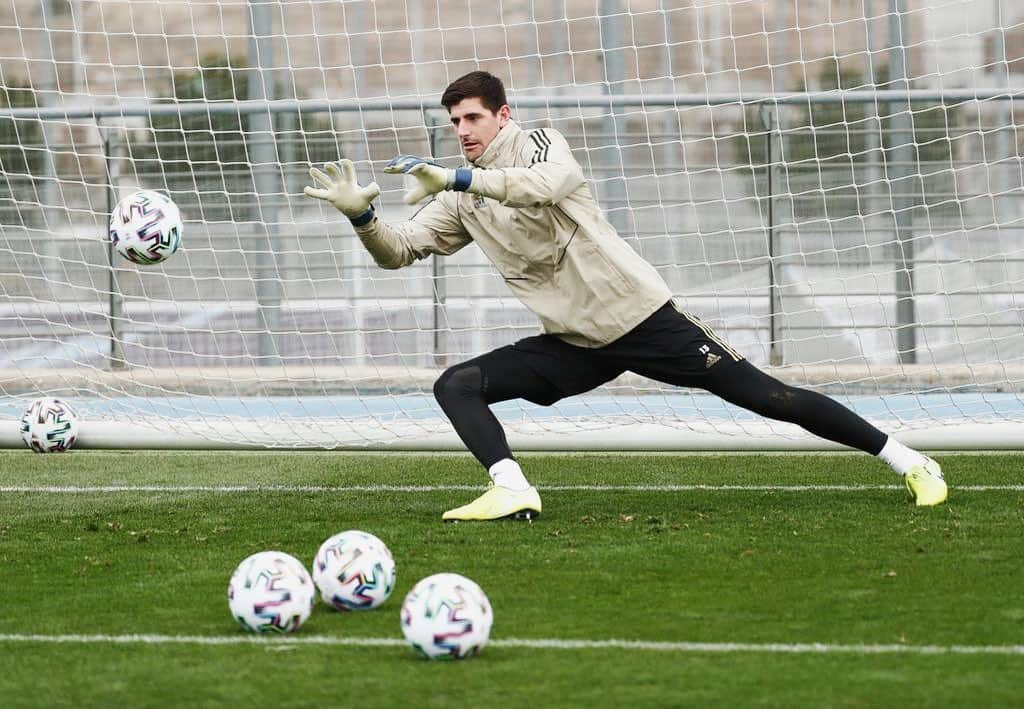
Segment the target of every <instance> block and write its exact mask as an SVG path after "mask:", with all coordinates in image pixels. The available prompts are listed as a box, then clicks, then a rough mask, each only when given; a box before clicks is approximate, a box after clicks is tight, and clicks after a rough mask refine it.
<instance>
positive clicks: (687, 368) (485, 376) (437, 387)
mask: <svg viewBox="0 0 1024 709" xmlns="http://www.w3.org/2000/svg"><path fill="white" fill-rule="evenodd" d="M625 371H630V372H635V373H636V374H640V375H643V376H646V377H649V378H651V379H655V380H657V381H659V382H664V383H666V384H672V385H675V386H681V387H691V388H697V389H704V390H706V391H708V392H710V393H712V394H715V395H717V396H720V397H721V398H722V399H724V400H725V401H728V402H729V403H731V404H735V405H736V406H740V407H742V408H744V409H747V410H749V411H753V412H755V413H757V414H760V415H762V416H765V417H767V418H771V419H775V420H778V421H787V422H789V423H795V424H797V425H799V426H801V427H803V428H804V429H806V430H807V431H810V432H811V433H813V434H815V435H817V436H820V437H822V438H825V439H828V440H830V441H835V442H837V443H841V444H843V445H846V446H850V447H851V448H857V449H859V450H862V451H864V452H866V453H870V454H872V455H877V454H878V452H879V451H880V450H882V446H884V445H885V441H886V438H887V436H886V434H884V433H882V432H881V431H879V430H878V429H877V428H875V427H874V426H872V425H871V424H870V423H868V422H867V421H865V420H864V419H863V418H861V417H860V416H858V415H857V414H855V413H854V412H853V411H851V410H850V409H848V408H846V407H845V406H843V405H842V404H840V403H839V402H837V401H835V400H833V399H831V398H829V397H827V396H825V395H823V394H819V393H817V392H814V391H810V390H807V389H800V388H797V387H792V386H789V385H787V384H784V383H782V382H780V381H779V380H778V379H775V378H774V377H771V376H769V375H768V374H765V373H764V372H762V371H761V370H760V369H758V368H757V367H755V366H754V365H752V364H750V363H749V362H747V361H746V360H745V359H743V358H742V357H741V356H740V355H739V354H738V353H737V352H736V351H735V350H733V349H732V348H731V347H729V345H728V344H726V343H725V342H724V341H723V340H722V339H721V338H719V337H718V335H717V334H715V332H714V331H713V330H711V329H710V328H709V327H708V326H707V325H705V324H704V323H702V322H701V321H700V320H698V319H697V318H695V317H693V316H692V315H689V314H687V313H684V312H681V311H679V310H677V309H676V308H675V306H674V304H673V303H671V302H669V303H666V304H665V305H664V306H662V307H661V308H659V309H658V310H657V311H656V312H655V313H653V314H652V315H651V316H650V317H648V318H647V319H646V320H644V321H643V322H642V323H640V325H638V326H637V327H635V328H634V329H633V330H631V331H630V332H628V333H627V334H626V335H624V336H622V337H621V338H619V339H618V340H616V341H614V342H612V343H611V344H608V345H605V346H604V347H599V348H592V349H591V348H586V347H577V346H575V345H570V344H568V343H566V342H564V341H562V340H560V339H558V338H557V337H554V336H552V335H539V336H536V337H528V338H526V339H523V340H520V341H519V342H517V343H515V344H514V345H509V346H506V347H500V348H498V349H496V350H493V351H492V352H488V353H487V354H484V355H481V356H479V357H475V358H474V359H471V360H468V361H466V362H463V363H461V364H457V365H455V366H453V367H451V368H449V369H447V370H446V371H445V372H444V373H443V374H442V375H441V377H440V378H439V379H438V380H437V382H436V383H435V384H434V395H435V396H436V397H437V400H438V402H439V403H440V404H441V408H442V409H443V410H444V412H445V414H446V415H447V416H448V418H449V419H450V420H451V422H452V425H453V426H454V427H455V430H456V432H457V433H458V434H459V436H460V437H461V438H462V441H463V443H465V444H466V447H467V448H468V449H469V450H470V452H472V453H473V455H474V456H476V458H477V460H479V461H480V463H481V464H483V465H484V467H488V468H489V467H490V466H491V465H493V464H494V463H496V462H498V461H499V460H502V459H503V458H510V457H512V453H511V450H510V449H509V445H508V441H507V440H506V438H505V433H504V430H503V429H502V427H501V424H500V423H499V422H498V419H497V418H496V417H495V416H494V414H493V413H492V412H491V410H490V408H489V405H490V404H494V403H497V402H499V401H507V400H509V399H526V400H527V401H531V402H533V403H536V404H541V405H545V406H548V405H551V404H553V403H555V402H556V401H559V400H560V399H563V398H565V397H567V396H573V395H575V394H582V393H583V392H586V391H590V390H591V389H594V388H595V387H598V386H600V385H601V384H604V383H605V382H608V381H611V380H612V379H614V378H615V377H617V376H618V375H620V374H622V373H623V372H625Z"/></svg>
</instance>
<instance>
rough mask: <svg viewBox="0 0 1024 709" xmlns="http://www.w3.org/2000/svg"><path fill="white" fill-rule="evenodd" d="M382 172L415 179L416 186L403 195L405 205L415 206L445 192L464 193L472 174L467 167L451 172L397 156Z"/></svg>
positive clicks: (429, 163) (443, 167) (433, 163)
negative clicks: (423, 200)
mask: <svg viewBox="0 0 1024 709" xmlns="http://www.w3.org/2000/svg"><path fill="white" fill-rule="evenodd" d="M384 172H389V173H392V174H395V173H401V174H403V175H412V176H413V177H415V178H416V185H415V186H414V187H412V188H411V189H409V191H408V192H406V193H405V197H404V199H405V203H406V204H416V203H417V202H419V201H421V200H422V199H423V198H424V197H430V196H431V195H435V194H437V193H438V192H444V191H445V190H456V191H458V192H465V191H466V190H467V189H469V183H470V182H472V181H473V173H472V171H471V170H470V169H469V168H467V167H460V168H457V169H455V170H453V169H451V168H448V167H445V166H444V165H438V164H437V163H436V162H431V161H430V160H427V159H426V158H421V157H417V156H415V155H399V156H398V157H396V158H392V160H391V162H389V163H388V164H387V167H385V168H384Z"/></svg>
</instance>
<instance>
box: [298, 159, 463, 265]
mask: <svg viewBox="0 0 1024 709" xmlns="http://www.w3.org/2000/svg"><path fill="white" fill-rule="evenodd" d="M325 171H326V172H325ZM309 174H310V177H312V178H313V181H314V182H315V183H316V185H317V187H313V186H307V187H306V188H305V189H304V190H303V192H304V193H305V194H306V195H307V196H308V197H313V198H315V199H319V200H323V201H325V202H328V203H330V204H331V205H333V206H334V207H335V208H336V209H337V210H338V211H339V212H341V213H342V214H344V215H345V216H346V217H348V218H349V221H350V222H352V226H353V227H354V229H355V232H356V235H357V236H359V239H360V241H362V242H363V246H364V247H366V250H367V251H368V252H369V253H370V256H372V257H373V260H374V262H376V264H377V265H378V266H380V267H381V268H387V269H394V268H402V267H403V266H408V265H409V264H410V263H412V262H413V261H415V260H417V259H422V258H426V257H427V256H429V255H430V254H450V253H454V252H455V251H458V250H459V249H460V248H462V247H463V246H465V245H466V244H467V243H469V241H470V238H469V236H468V235H467V234H466V233H465V231H464V230H463V229H462V225H461V223H459V221H458V219H457V218H456V217H454V216H453V215H452V214H451V213H450V211H449V210H448V209H447V208H446V207H445V206H444V205H442V204H440V203H439V202H436V201H435V202H433V203H431V204H429V205H427V206H426V207H424V208H423V209H422V210H420V211H419V212H418V213H417V214H416V216H415V217H414V218H413V219H412V220H410V221H406V222H402V223H401V224H397V225H394V226H392V225H389V224H385V223H384V222H383V221H381V220H380V219H378V218H377V215H376V213H375V212H374V209H373V205H372V201H373V200H374V199H375V198H376V197H377V196H378V195H379V194H380V188H379V187H378V186H377V183H376V182H372V183H370V184H369V185H367V186H366V187H360V186H359V182H358V180H357V179H356V170H355V166H354V165H353V164H352V161H351V160H348V159H343V160H341V161H339V162H338V163H327V165H325V166H324V170H319V169H317V168H315V167H313V168H310V170H309Z"/></svg>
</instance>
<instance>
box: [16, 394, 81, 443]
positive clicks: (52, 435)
mask: <svg viewBox="0 0 1024 709" xmlns="http://www.w3.org/2000/svg"><path fill="white" fill-rule="evenodd" d="M21 440H23V441H24V442H25V445H26V446H28V447H29V448H31V449H32V450H34V451H35V452H36V453H63V452H64V451H66V450H68V449H69V448H71V446H73V445H74V444H75V441H76V440H78V414H76V413H75V410H74V409H72V408H71V406H70V405H69V404H68V403H67V402H66V401H64V400H62V399H55V398H53V397H52V396H44V397H40V398H38V399H36V400H35V401H33V402H32V403H31V404H29V407H28V409H27V410H26V411H25V413H24V414H22V416H21Z"/></svg>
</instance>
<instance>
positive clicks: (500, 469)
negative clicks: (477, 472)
mask: <svg viewBox="0 0 1024 709" xmlns="http://www.w3.org/2000/svg"><path fill="white" fill-rule="evenodd" d="M487 473H488V475H490V476H491V480H492V481H493V482H494V484H495V485H497V486H498V487H507V488H508V489H509V490H525V489H526V488H528V487H530V483H529V481H528V480H527V479H526V476H525V475H523V469H522V468H520V467H519V463H517V462H515V461H514V460H512V459H511V458H503V459H501V460H499V461H498V462H497V463H495V464H494V465H492V466H491V467H490V469H489V470H488V471H487Z"/></svg>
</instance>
